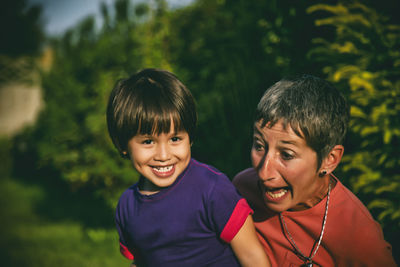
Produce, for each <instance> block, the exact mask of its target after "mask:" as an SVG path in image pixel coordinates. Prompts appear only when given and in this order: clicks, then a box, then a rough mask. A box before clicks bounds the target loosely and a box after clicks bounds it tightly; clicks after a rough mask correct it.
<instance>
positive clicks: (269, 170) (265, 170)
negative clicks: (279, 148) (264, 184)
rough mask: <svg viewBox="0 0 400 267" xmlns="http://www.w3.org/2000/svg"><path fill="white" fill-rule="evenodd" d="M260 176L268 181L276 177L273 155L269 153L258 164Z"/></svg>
mask: <svg viewBox="0 0 400 267" xmlns="http://www.w3.org/2000/svg"><path fill="white" fill-rule="evenodd" d="M258 176H259V177H260V179H261V180H263V181H268V180H272V179H274V178H276V168H275V162H274V159H273V157H271V156H270V155H269V154H267V155H265V157H264V158H263V159H262V160H261V161H260V163H259V166H258Z"/></svg>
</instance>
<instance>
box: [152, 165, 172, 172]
mask: <svg viewBox="0 0 400 267" xmlns="http://www.w3.org/2000/svg"><path fill="white" fill-rule="evenodd" d="M154 169H156V170H157V171H158V172H168V171H170V170H172V165H171V166H167V167H154Z"/></svg>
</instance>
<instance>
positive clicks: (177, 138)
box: [171, 136, 181, 142]
mask: <svg viewBox="0 0 400 267" xmlns="http://www.w3.org/2000/svg"><path fill="white" fill-rule="evenodd" d="M180 140H181V138H179V137H178V136H174V137H172V138H171V141H172V142H178V141H180Z"/></svg>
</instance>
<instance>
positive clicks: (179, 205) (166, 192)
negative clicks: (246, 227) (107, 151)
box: [116, 159, 252, 267]
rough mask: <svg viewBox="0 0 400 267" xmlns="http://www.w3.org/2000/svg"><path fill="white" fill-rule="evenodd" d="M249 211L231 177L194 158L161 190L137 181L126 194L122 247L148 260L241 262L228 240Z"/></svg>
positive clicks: (121, 208) (119, 221)
mask: <svg viewBox="0 0 400 267" xmlns="http://www.w3.org/2000/svg"><path fill="white" fill-rule="evenodd" d="M141 179H144V178H143V177H141ZM251 212H252V211H251V209H250V208H249V206H248V205H247V202H246V201H245V200H244V199H243V198H242V197H241V196H240V195H239V194H238V193H237V191H236V189H235V188H234V186H233V185H232V183H231V182H230V180H229V179H228V177H226V176H225V175H224V174H222V173H221V172H219V171H218V170H216V169H215V168H213V167H211V166H208V165H206V164H203V163H199V162H198V161H196V160H194V159H191V160H190V163H189V165H188V167H187V168H186V169H185V170H184V171H183V172H182V173H181V174H180V175H179V176H178V178H177V179H176V181H175V182H174V183H173V184H172V185H171V186H169V187H167V188H163V189H162V190H161V191H160V192H158V193H156V194H153V195H142V194H141V193H140V192H139V189H138V184H135V185H133V186H131V187H130V188H129V189H128V190H126V191H125V192H124V193H123V194H122V196H121V198H120V200H119V203H118V206H117V210H116V225H117V230H118V233H119V236H120V248H121V253H122V254H123V255H124V256H125V257H127V258H128V259H133V258H135V260H137V262H138V263H139V264H140V263H144V265H145V266H174V267H176V266H196V267H197V266H218V267H220V266H240V265H239V263H238V261H237V259H236V257H235V256H234V253H233V251H232V249H231V247H230V245H229V243H228V242H230V241H231V240H232V239H233V237H234V236H235V235H236V233H237V232H238V231H239V230H240V228H241V227H242V225H243V223H244V221H245V220H246V218H247V216H248V215H249V214H250V213H251Z"/></svg>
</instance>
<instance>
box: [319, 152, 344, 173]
mask: <svg viewBox="0 0 400 267" xmlns="http://www.w3.org/2000/svg"><path fill="white" fill-rule="evenodd" d="M343 153H344V147H343V146H342V145H336V146H334V147H333V148H332V149H331V151H329V153H328V155H327V156H326V157H325V159H324V160H323V161H322V164H321V168H320V172H326V173H328V174H329V173H331V172H333V171H334V170H335V169H336V167H337V166H338V165H339V163H340V160H341V159H342V156H343Z"/></svg>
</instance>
